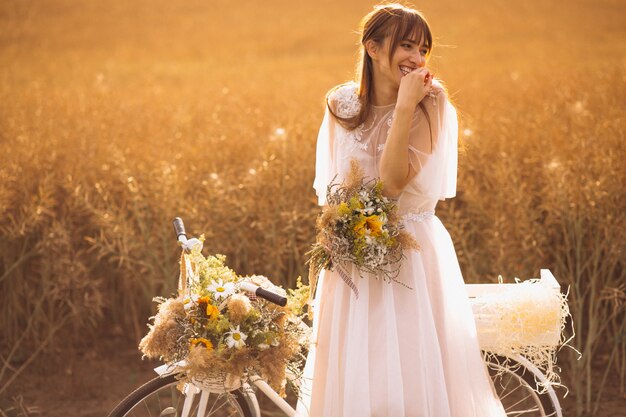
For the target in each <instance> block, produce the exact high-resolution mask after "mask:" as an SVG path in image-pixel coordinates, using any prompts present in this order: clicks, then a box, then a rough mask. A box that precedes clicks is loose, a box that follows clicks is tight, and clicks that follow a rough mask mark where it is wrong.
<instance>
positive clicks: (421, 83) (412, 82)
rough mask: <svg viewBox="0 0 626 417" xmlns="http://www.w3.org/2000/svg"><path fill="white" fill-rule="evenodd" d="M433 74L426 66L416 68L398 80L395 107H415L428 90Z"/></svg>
mask: <svg viewBox="0 0 626 417" xmlns="http://www.w3.org/2000/svg"><path fill="white" fill-rule="evenodd" d="M432 83H433V76H432V74H431V73H430V71H429V70H428V68H426V67H422V68H417V69H415V70H413V71H411V72H409V73H408V74H407V75H405V76H404V77H402V79H401V80H400V89H399V90H398V100H397V103H396V107H406V108H408V109H411V110H413V109H415V107H416V106H417V104H418V103H419V102H420V101H422V99H423V98H424V97H425V96H426V94H427V93H428V90H430V87H431V85H432Z"/></svg>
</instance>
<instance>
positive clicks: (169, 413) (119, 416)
mask: <svg viewBox="0 0 626 417" xmlns="http://www.w3.org/2000/svg"><path fill="white" fill-rule="evenodd" d="M179 383H180V382H179V381H178V380H177V379H176V375H168V376H165V377H156V378H154V379H152V380H150V381H148V382H146V383H145V384H143V385H142V386H140V387H139V388H137V389H136V390H135V391H133V392H132V393H131V394H130V395H129V396H128V397H126V398H125V399H124V400H122V402H120V403H119V404H118V405H117V407H115V408H114V409H113V411H111V413H110V414H109V416H108V417H181V415H182V411H183V405H184V403H185V398H186V397H185V395H184V394H183V393H182V392H181V391H180V390H179V389H178V388H177V387H176V386H177V385H178V384H179ZM248 395H253V394H244V393H243V392H242V391H241V390H235V391H232V392H229V393H227V394H213V393H212V394H211V395H210V396H209V398H208V402H207V405H206V408H205V410H206V411H205V413H204V414H203V417H254V416H253V414H252V411H251V408H250V405H249V403H248V399H247V396H248ZM199 406H200V394H197V395H196V396H195V398H194V400H193V403H192V404H191V408H190V411H191V412H190V413H189V417H196V415H197V413H198V407H199Z"/></svg>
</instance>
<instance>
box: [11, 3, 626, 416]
mask: <svg viewBox="0 0 626 417" xmlns="http://www.w3.org/2000/svg"><path fill="white" fill-rule="evenodd" d="M374 4H376V3H374V2H370V1H357V0H351V1H329V0H319V1H315V2H303V3H294V2H288V1H283V0H268V1H265V2H256V1H252V0H244V1H239V2H230V1H226V0H210V1H209V0H206V1H198V0H187V1H184V2H182V1H181V2H172V1H163V0H151V1H147V0H133V1H127V0H110V1H106V2H105V1H95V0H94V1H77V0H74V1H70V0H20V1H17V0H8V1H7V0H5V1H3V2H1V3H0V60H1V62H2V65H1V66H0V311H1V315H0V332H1V333H0V355H1V357H0V359H2V361H0V415H2V413H5V415H15V416H17V415H46V416H55V415H59V416H64V415H68V416H69V415H71V416H74V415H75V416H85V417H86V416H91V415H93V416H96V415H102V414H103V413H105V412H106V411H107V410H108V408H109V407H110V406H111V405H112V404H115V401H117V400H119V399H120V398H121V397H120V396H119V395H120V393H119V392H117V391H115V387H118V386H120V385H122V386H124V389H126V386H128V388H130V386H132V385H135V384H137V383H139V382H140V381H139V380H135V379H137V377H136V375H135V374H133V375H135V376H133V377H132V378H131V376H130V374H128V372H126V373H125V371H124V370H123V369H119V368H121V367H128V368H126V369H130V368H132V367H133V366H134V365H133V363H134V362H139V361H140V359H139V355H138V354H135V353H132V354H129V353H128V352H129V351H132V352H134V347H130V348H129V346H135V343H136V342H137V341H138V340H139V338H140V337H141V336H142V335H143V334H144V333H145V331H146V329H147V328H146V326H145V324H146V321H147V318H148V317H149V316H150V315H151V314H152V313H153V309H154V306H153V304H152V302H151V299H152V297H153V296H156V295H164V296H167V295H169V294H170V293H172V292H173V291H174V290H175V278H176V271H177V253H178V252H177V246H176V245H175V242H174V236H173V233H172V231H171V226H170V219H171V218H172V217H174V216H177V215H178V216H182V217H183V218H184V219H185V220H186V223H187V227H188V232H190V234H193V235H197V234H201V233H204V234H205V235H206V238H207V241H206V243H205V247H206V251H207V252H208V253H215V252H218V253H224V254H226V255H227V256H228V263H229V265H230V266H231V267H233V268H234V269H235V270H236V271H238V272H239V273H241V274H248V273H257V274H265V275H267V276H269V277H271V278H272V279H273V280H274V281H275V282H278V283H282V284H283V285H285V286H293V285H294V282H295V279H296V277H297V276H298V275H302V276H306V267H305V264H304V261H305V257H304V253H305V252H306V251H307V250H308V247H309V246H310V244H311V243H312V242H313V239H314V222H315V216H316V214H317V210H318V208H317V207H316V205H315V195H314V192H313V189H312V187H311V185H312V181H313V176H314V146H315V139H316V134H317V128H318V127H319V123H320V122H321V117H322V114H323V106H324V95H325V92H326V91H327V90H328V89H329V88H331V87H332V86H334V85H336V84H338V83H341V82H344V81H347V80H349V79H351V78H352V77H353V67H354V60H355V57H356V42H357V35H356V34H355V30H356V28H357V25H358V22H359V20H360V18H361V17H362V16H363V15H364V14H366V13H367V12H368V11H369V10H370V9H371V7H372V5H374ZM416 6H417V7H418V8H419V9H421V10H422V11H423V12H424V13H425V15H426V17H427V18H428V20H429V22H430V24H431V26H432V28H433V31H434V34H435V39H436V44H435V50H434V54H433V58H432V61H431V63H430V64H429V65H430V67H431V68H432V69H433V71H434V72H435V74H436V76H437V77H439V78H441V79H443V80H444V81H445V83H446V85H447V87H448V89H449V91H450V95H451V98H452V100H453V102H454V103H455V105H456V106H457V109H458V110H459V115H460V125H461V126H460V132H461V141H462V150H461V155H460V169H459V191H458V196H457V198H455V199H453V200H449V201H446V202H443V203H440V205H439V206H438V215H439V216H440V217H441V218H442V220H443V222H444V224H446V226H447V227H448V229H449V231H450V233H451V235H452V238H453V241H454V242H455V246H456V249H457V254H458V256H459V260H460V262H461V267H462V269H463V272H464V274H465V276H466V280H467V281H468V282H476V281H480V282H488V281H495V280H496V279H497V277H498V275H500V274H501V275H503V277H504V278H505V279H506V280H512V279H513V278H514V277H521V278H524V279H526V278H529V277H533V276H538V273H539V269H540V268H550V269H551V270H552V272H553V273H554V275H555V276H556V277H557V279H558V280H559V281H560V283H561V284H562V286H563V288H564V289H565V288H567V287H569V300H570V307H571V310H572V315H573V317H574V322H573V328H574V330H575V331H576V337H575V338H574V339H573V341H572V342H571V344H572V346H574V347H575V348H577V349H578V350H579V351H581V352H582V354H583V356H582V358H581V359H580V360H577V355H576V354H575V353H574V352H573V351H571V350H565V351H563V352H562V353H561V354H560V356H559V363H560V364H561V366H562V367H563V372H562V375H563V382H564V383H565V384H566V385H567V386H568V387H569V390H570V391H569V395H568V397H567V398H566V399H565V405H566V411H567V412H566V415H570V416H573V415H577V416H583V415H584V416H600V415H606V416H613V415H615V416H617V415H620V413H621V412H622V411H620V410H623V408H620V407H621V406H620V404H621V405H623V403H624V401H625V399H626V397H625V393H626V390H625V384H624V382H625V381H624V377H625V373H626V337H625V336H624V335H625V334H626V330H625V328H624V323H625V320H626V308H625V305H626V304H625V301H626V273H625V269H624V259H625V256H624V250H625V243H624V242H626V233H625V230H626V229H625V228H624V223H625V220H626V201H625V199H624V190H623V189H624V184H625V180H626V164H624V157H625V156H626V142H625V139H626V138H625V135H624V131H625V127H626V123H625V121H624V104H625V103H626V89H625V82H626V72H625V67H626V58H625V57H626V18H625V17H624V16H626V5H625V4H624V2H622V1H617V0H598V1H591V0H576V1H568V2H564V1H545V2H544V1H538V0H536V1H522V2H504V1H498V0H485V1H482V2H475V1H461V0H456V1H455V0H441V1H436V2H435V1H427V2H422V3H419V4H416ZM129 349H130V350H129ZM85 363H87V364H90V365H94V366H95V365H96V364H97V365H98V366H100V367H99V368H98V374H97V375H95V376H94V375H93V374H90V372H92V371H93V370H91V371H90V370H89V369H92V368H89V367H88V366H87V367H86V368H85V366H86V365H82V364H85ZM78 364H81V365H78ZM144 366H146V365H144ZM148 367H149V366H148ZM82 368H85V369H87V370H84V369H83V370H82V371H81V369H82ZM116 368H117V369H116ZM107 372H108V373H110V375H115V377H113V376H110V375H109V374H107ZM50 375H55V378H56V379H52V380H50V379H49V376H50ZM125 375H126V376H128V377H127V378H125V377H124V376H125ZM142 375H143V374H142ZM133 378H135V379H133ZM122 379H123V381H122ZM96 380H97V381H105V383H101V384H100V385H98V387H96V386H95V382H93V381H96ZM33 381H39V382H40V381H52V382H50V383H47V384H46V385H45V388H43V389H42V388H37V389H34V388H33ZM63 381H71V382H66V383H64V382H63ZM106 381H108V382H106ZM124 384H125V385H124ZM77 386H82V387H85V386H88V387H91V388H90V389H89V390H88V393H87V394H85V393H83V395H75V396H73V397H72V395H71V394H72V391H73V390H75V388H76V387H77ZM559 394H560V395H563V394H564V390H561V391H559ZM85 404H89V405H90V406H89V407H84V405H85ZM64 407H65V408H64ZM98 407H100V408H98ZM64 410H65V411H64ZM68 410H72V411H68ZM78 410H81V411H78ZM20 413H21V414H20ZM621 415H624V414H621Z"/></svg>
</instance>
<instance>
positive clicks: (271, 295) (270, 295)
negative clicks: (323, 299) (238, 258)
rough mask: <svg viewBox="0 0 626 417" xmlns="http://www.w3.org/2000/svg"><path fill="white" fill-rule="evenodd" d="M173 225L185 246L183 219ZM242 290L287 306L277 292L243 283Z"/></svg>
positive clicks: (285, 298) (174, 221)
mask: <svg viewBox="0 0 626 417" xmlns="http://www.w3.org/2000/svg"><path fill="white" fill-rule="evenodd" d="M172 225H173V226H174V232H175V233H176V239H178V241H179V242H181V243H182V244H183V246H184V244H185V243H186V242H187V232H186V231H185V224H184V223H183V219H181V218H180V217H175V218H174V220H172ZM192 240H193V239H192ZM240 288H242V289H243V290H245V291H248V292H251V293H253V294H256V296H257V297H261V298H264V299H266V300H267V301H270V302H272V303H274V304H278V305H279V306H281V307H284V306H286V305H287V297H283V296H282V295H280V294H276V293H275V292H272V291H269V290H266V289H265V288H261V287H259V286H258V285H255V284H253V283H251V282H242V283H241V285H240Z"/></svg>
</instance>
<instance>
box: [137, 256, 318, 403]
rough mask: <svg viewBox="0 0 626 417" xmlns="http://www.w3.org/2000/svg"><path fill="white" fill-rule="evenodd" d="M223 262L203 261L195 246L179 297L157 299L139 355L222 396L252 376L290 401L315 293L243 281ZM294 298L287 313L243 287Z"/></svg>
mask: <svg viewBox="0 0 626 417" xmlns="http://www.w3.org/2000/svg"><path fill="white" fill-rule="evenodd" d="M224 261H225V257H224V256H222V255H216V256H208V257H204V256H203V255H202V253H201V245H200V244H199V245H196V246H195V247H194V248H193V249H192V250H191V251H190V252H189V253H185V252H183V255H182V258H181V278H180V285H179V295H178V296H177V297H173V298H168V299H165V298H156V299H155V301H157V302H159V306H158V312H157V314H156V316H155V317H154V324H153V325H149V327H150V331H149V333H148V334H147V335H146V336H145V337H144V338H143V339H142V340H141V342H140V344H139V348H140V350H141V351H142V352H143V354H144V356H146V357H148V358H158V359H160V360H163V361H165V362H166V363H167V364H170V365H176V366H178V367H180V368H181V369H182V371H183V373H182V380H183V381H184V382H187V381H191V380H194V381H196V382H200V383H202V384H203V385H204V386H205V387H207V388H209V389H210V390H212V391H215V392H224V391H229V390H232V389H236V388H238V387H239V385H240V383H241V378H243V377H244V375H246V374H252V373H255V374H259V375H261V376H262V377H263V378H265V379H266V380H267V382H268V383H269V384H270V385H271V386H272V387H273V388H274V389H276V390H277V391H279V392H281V393H283V394H284V389H285V384H286V371H287V369H288V368H289V369H290V370H292V371H294V372H295V373H296V374H297V369H299V368H300V364H301V361H302V359H303V358H304V356H303V355H302V353H301V348H302V347H303V346H304V345H305V344H306V342H307V338H308V328H307V327H306V326H305V325H303V323H302V321H301V317H302V311H303V306H304V304H305V303H306V300H307V297H308V286H304V285H302V283H301V281H300V280H299V279H298V288H297V289H295V290H289V292H288V293H287V292H286V291H284V290H283V289H282V288H280V287H277V286H274V285H273V284H272V283H271V282H270V281H269V279H267V278H265V277H263V276H252V277H239V276H238V275H237V274H236V273H235V272H234V271H233V270H231V269H230V268H228V267H227V266H225V264H224ZM246 281H250V282H252V283H254V284H256V285H258V286H260V287H263V288H265V289H268V290H271V291H273V292H276V293H280V294H282V295H285V296H287V298H288V304H287V305H288V307H280V306H278V305H276V304H273V303H271V302H269V301H266V300H263V299H261V298H256V297H255V296H253V295H252V294H249V293H246V292H245V291H243V290H241V289H240V288H239V287H240V284H241V283H242V282H246Z"/></svg>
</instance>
